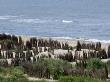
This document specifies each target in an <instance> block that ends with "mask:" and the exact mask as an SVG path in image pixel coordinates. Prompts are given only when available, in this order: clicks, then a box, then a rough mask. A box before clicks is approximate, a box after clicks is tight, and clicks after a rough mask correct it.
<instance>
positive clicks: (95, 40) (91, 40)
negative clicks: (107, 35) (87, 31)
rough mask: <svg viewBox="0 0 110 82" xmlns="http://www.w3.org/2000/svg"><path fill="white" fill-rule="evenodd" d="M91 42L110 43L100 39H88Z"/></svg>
mask: <svg viewBox="0 0 110 82" xmlns="http://www.w3.org/2000/svg"><path fill="white" fill-rule="evenodd" d="M86 41H89V42H101V43H110V40H98V39H88V40H86Z"/></svg>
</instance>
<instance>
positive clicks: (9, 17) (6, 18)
mask: <svg viewBox="0 0 110 82" xmlns="http://www.w3.org/2000/svg"><path fill="white" fill-rule="evenodd" d="M15 17H17V16H11V15H6V16H0V20H8V19H11V18H15Z"/></svg>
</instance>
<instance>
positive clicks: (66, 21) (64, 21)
mask: <svg viewBox="0 0 110 82" xmlns="http://www.w3.org/2000/svg"><path fill="white" fill-rule="evenodd" d="M62 22H63V23H72V22H73V21H69V20H62Z"/></svg>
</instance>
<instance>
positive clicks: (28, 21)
mask: <svg viewBox="0 0 110 82" xmlns="http://www.w3.org/2000/svg"><path fill="white" fill-rule="evenodd" d="M10 21H12V22H17V23H47V22H51V20H41V19H28V18H27V19H16V20H10Z"/></svg>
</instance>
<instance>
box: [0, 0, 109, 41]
mask: <svg viewBox="0 0 110 82" xmlns="http://www.w3.org/2000/svg"><path fill="white" fill-rule="evenodd" d="M0 33H9V34H15V35H28V36H38V37H57V38H64V39H86V40H89V41H102V42H106V43H107V42H109V43H110V0H0Z"/></svg>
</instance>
